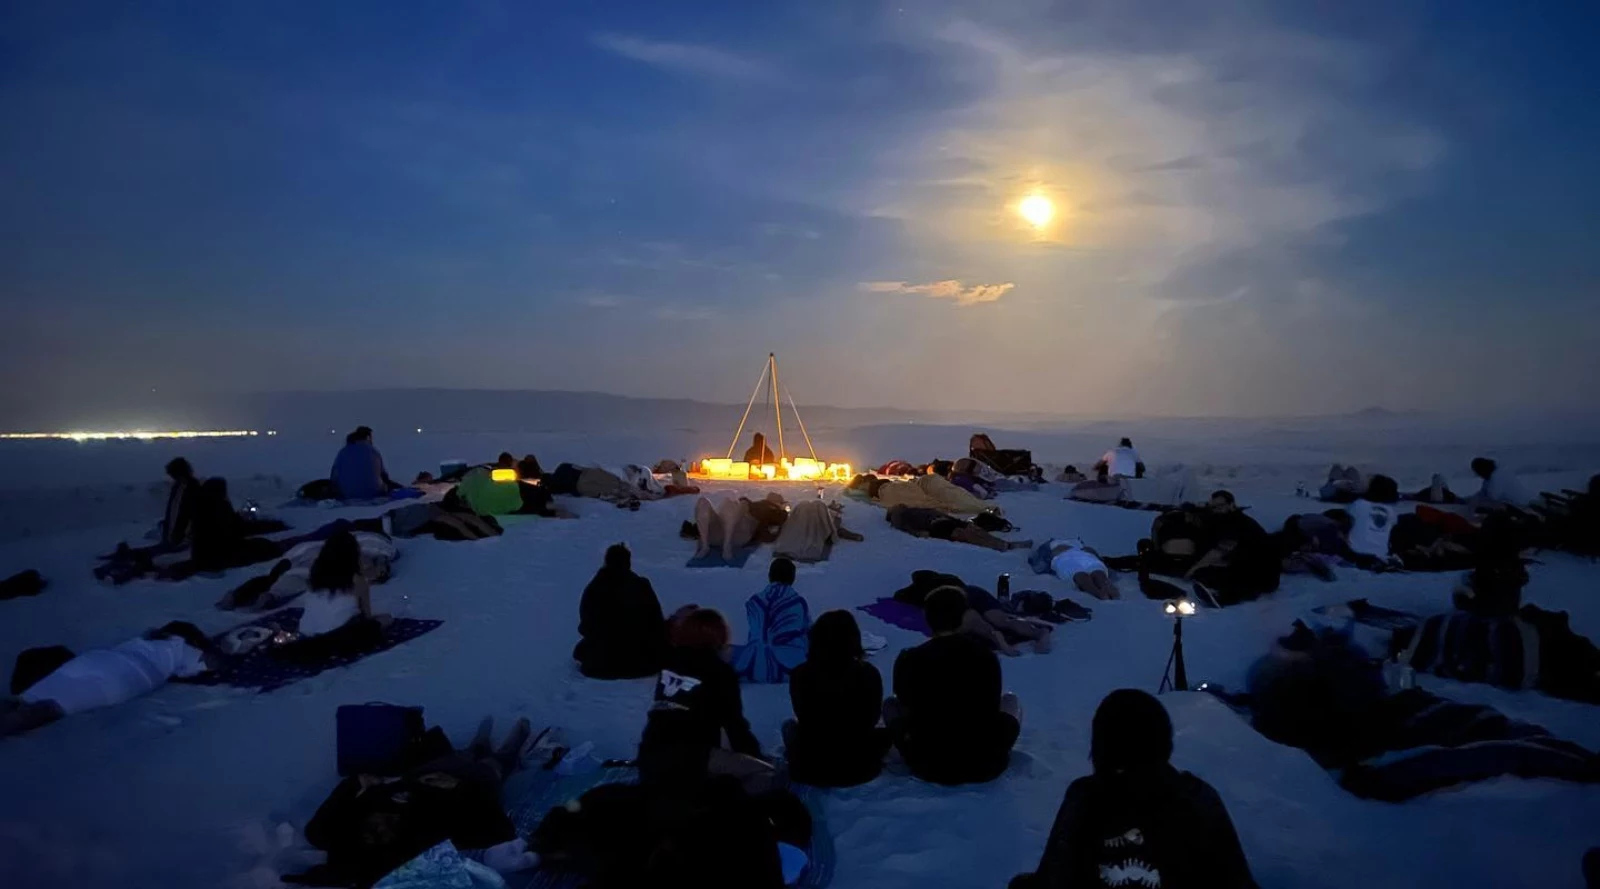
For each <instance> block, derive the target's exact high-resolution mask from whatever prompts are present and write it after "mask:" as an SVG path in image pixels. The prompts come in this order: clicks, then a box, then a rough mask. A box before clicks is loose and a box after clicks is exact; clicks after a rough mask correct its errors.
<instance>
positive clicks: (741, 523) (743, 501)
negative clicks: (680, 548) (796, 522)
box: [685, 491, 789, 562]
mask: <svg viewBox="0 0 1600 889" xmlns="http://www.w3.org/2000/svg"><path fill="white" fill-rule="evenodd" d="M788 520H789V511H788V510H787V509H785V508H784V503H783V495H782V494H779V493H777V492H776V491H774V492H772V493H769V494H768V495H767V496H766V497H764V498H762V499H761V500H751V499H749V498H748V497H734V496H732V495H722V496H720V497H719V498H718V499H717V501H716V502H712V501H711V500H710V499H709V498H707V497H701V498H700V499H699V500H697V501H695V504H694V522H693V523H692V526H693V529H694V535H695V537H696V538H697V539H698V540H699V541H700V545H699V546H698V547H697V548H696V549H695V551H694V557H695V558H697V559H701V558H705V557H706V556H707V555H709V554H710V552H711V548H712V547H713V546H720V547H722V558H723V561H728V562H731V561H733V554H734V552H735V551H737V550H740V549H743V548H744V547H747V546H752V545H754V544H756V543H771V542H772V541H774V540H776V539H778V531H779V530H780V529H781V528H782V527H783V523H784V522H786V521H788ZM685 530H686V531H687V530H688V529H687V528H686V529H685Z"/></svg>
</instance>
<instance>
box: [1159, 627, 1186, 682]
mask: <svg viewBox="0 0 1600 889" xmlns="http://www.w3.org/2000/svg"><path fill="white" fill-rule="evenodd" d="M1169 689H1170V690H1172V691H1188V690H1189V670H1188V668H1186V667H1185V666H1184V665H1183V618H1182V617H1174V618H1173V619H1172V653H1171V654H1169V655H1167V668H1166V669H1165V670H1164V671H1162V673H1161V684H1160V685H1158V686H1156V694H1158V695H1159V694H1163V693H1165V692H1166V691H1167V690H1169Z"/></svg>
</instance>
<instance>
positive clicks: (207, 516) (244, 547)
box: [174, 478, 285, 576]
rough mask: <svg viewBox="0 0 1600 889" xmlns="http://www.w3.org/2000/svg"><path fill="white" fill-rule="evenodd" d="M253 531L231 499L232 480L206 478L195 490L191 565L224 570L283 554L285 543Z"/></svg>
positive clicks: (196, 569)
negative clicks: (256, 534) (253, 534)
mask: <svg viewBox="0 0 1600 889" xmlns="http://www.w3.org/2000/svg"><path fill="white" fill-rule="evenodd" d="M249 531H250V529H249V528H247V527H246V525H245V520H244V519H243V518H241V517H240V515H239V513H237V512H235V511H234V508H233V503H232V502H231V501H230V500H229V499H228V482H227V481H226V480H225V479H221V478H208V479H206V480H205V481H204V482H202V483H201V485H200V490H199V491H198V492H197V493H196V494H195V500H194V528H193V531H192V532H191V535H190V537H191V542H190V545H189V556H190V558H189V562H190V565H189V568H190V569H192V570H193V571H224V570H227V569H229V568H237V567H239V566H241V565H254V564H255V563H257V562H265V561H267V560H268V559H276V558H277V557H279V556H281V555H282V554H283V551H284V548H285V546H284V544H283V543H280V542H277V541H273V540H268V539H267V538H265V537H251V536H248V535H249ZM180 573H181V572H180ZM174 576H177V575H174Z"/></svg>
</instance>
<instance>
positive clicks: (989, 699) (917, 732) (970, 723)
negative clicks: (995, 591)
mask: <svg viewBox="0 0 1600 889" xmlns="http://www.w3.org/2000/svg"><path fill="white" fill-rule="evenodd" d="M924 608H925V611H926V613H927V617H928V627H929V628H930V629H932V630H933V638H932V639H930V640H928V641H927V642H924V643H922V644H921V645H918V646H917V647H915V648H910V649H907V650H905V651H902V652H901V653H900V656H899V657H898V658H896V659H895V662H894V697H891V698H889V699H888V700H887V701H885V702H884V704H883V716H884V722H885V723H886V724H887V725H888V726H889V731H890V733H891V735H893V736H894V738H895V745H896V746H897V747H898V748H899V749H900V754H901V756H903V757H904V758H905V761H906V764H907V765H908V766H910V768H911V771H912V773H913V774H915V775H916V776H917V777H919V778H921V779H923V780H924V781H932V782H934V783H936V784H947V785H954V784H977V783H983V782H987V781H993V780H994V779H996V778H998V777H1000V775H1001V773H1002V772H1004V771H1005V770H1006V766H1008V765H1009V764H1010V762H1011V747H1012V745H1014V744H1015V743H1016V741H1017V735H1018V733H1019V732H1021V730H1022V722H1021V717H1022V709H1021V706H1020V705H1019V703H1018V702H1017V698H1016V696H1015V695H1011V694H1004V693H1002V690H1001V676H1000V659H999V658H997V657H996V656H995V653H994V652H993V651H990V650H989V649H988V647H987V646H985V645H984V644H983V643H982V642H979V641H978V640H977V639H974V638H973V637H971V636H970V635H968V634H966V633H963V632H962V631H961V629H962V620H963V618H964V617H965V616H966V614H967V612H968V610H969V606H968V603H967V597H966V596H965V595H963V593H962V591H961V590H959V589H955V588H946V589H939V590H935V591H933V592H932V593H930V594H929V595H928V599H927V602H926V603H925V605H924Z"/></svg>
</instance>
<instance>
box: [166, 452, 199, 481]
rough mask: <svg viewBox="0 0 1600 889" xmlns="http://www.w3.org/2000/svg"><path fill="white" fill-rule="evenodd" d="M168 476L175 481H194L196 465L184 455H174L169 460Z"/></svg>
mask: <svg viewBox="0 0 1600 889" xmlns="http://www.w3.org/2000/svg"><path fill="white" fill-rule="evenodd" d="M167 477H168V478H170V479H172V480H173V481H175V482H192V481H194V467H193V466H190V465H189V461H188V460H185V459H183V458H182V457H174V458H173V459H171V460H169V461H168V462H167Z"/></svg>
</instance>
